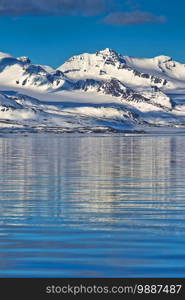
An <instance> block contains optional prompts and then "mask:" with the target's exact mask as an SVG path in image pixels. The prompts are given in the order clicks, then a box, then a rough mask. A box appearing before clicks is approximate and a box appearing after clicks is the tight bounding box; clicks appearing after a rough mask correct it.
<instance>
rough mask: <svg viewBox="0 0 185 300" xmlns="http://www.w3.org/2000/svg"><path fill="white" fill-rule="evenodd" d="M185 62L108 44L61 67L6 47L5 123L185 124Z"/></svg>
mask: <svg viewBox="0 0 185 300" xmlns="http://www.w3.org/2000/svg"><path fill="white" fill-rule="evenodd" d="M184 126H185V65H184V64H181V63H179V62H175V61H173V59H172V58H171V57H168V56H157V57H154V58H136V57H129V56H123V55H121V54H118V53H117V52H115V51H114V50H111V49H108V48H107V49H105V50H102V51H97V52H96V53H94V54H88V53H84V54H81V55H77V56H73V57H72V58H70V59H69V60H68V61H66V62H65V63H64V64H63V65H61V66H60V67H59V68H58V69H53V68H51V67H49V66H45V65H36V64H33V63H32V62H31V60H30V59H29V58H28V57H24V56H23V57H19V58H15V57H13V56H11V55H9V54H6V53H0V129H1V130H7V129H8V130H10V129H11V130H31V131H57V132H72V131H77V132H92V131H93V132H94V131H95V132H107V131H108V132H109V131H136V130H137V131H146V130H151V128H160V129H161V128H164V127H165V128H169V127H175V128H177V127H178V128H179V127H182V128H184Z"/></svg>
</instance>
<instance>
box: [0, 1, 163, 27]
mask: <svg viewBox="0 0 185 300" xmlns="http://www.w3.org/2000/svg"><path fill="white" fill-rule="evenodd" d="M22 15H59V16H100V17H102V18H104V20H103V22H104V23H105V24H112V25H120V26H121V25H122V26H123V25H134V24H144V23H164V22H165V20H166V18H165V17H164V16H155V15H154V14H152V13H150V12H144V11H142V10H141V9H139V0H0V16H22Z"/></svg>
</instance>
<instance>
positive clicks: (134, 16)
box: [104, 11, 166, 26]
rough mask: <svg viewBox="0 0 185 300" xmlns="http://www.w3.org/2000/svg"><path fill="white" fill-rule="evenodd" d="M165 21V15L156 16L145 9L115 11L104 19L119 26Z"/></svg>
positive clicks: (105, 21) (107, 22)
mask: <svg viewBox="0 0 185 300" xmlns="http://www.w3.org/2000/svg"><path fill="white" fill-rule="evenodd" d="M165 22H166V17H165V16H155V15H154V14H152V13H149V12H144V11H133V12H113V13H110V14H109V15H107V16H106V17H105V19H104V23H105V24H110V25H118V26H124V25H138V24H146V23H165Z"/></svg>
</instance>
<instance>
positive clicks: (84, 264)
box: [0, 134, 185, 277]
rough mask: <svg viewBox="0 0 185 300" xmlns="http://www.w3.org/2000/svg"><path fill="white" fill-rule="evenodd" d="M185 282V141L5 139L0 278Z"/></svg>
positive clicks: (0, 141)
mask: <svg viewBox="0 0 185 300" xmlns="http://www.w3.org/2000/svg"><path fill="white" fill-rule="evenodd" d="M40 276H42V277H148V276H149V277H184V276H185V137H183V136H163V137H162V136H161V137H159V136H158V137H157V136H153V137H152V136H151V137H149V136H133V137H131V136H130V137H129V136H128V137H124V136H100V135H97V136H96V135H95V136H90V135H89V136H83V135H76V136H75V135H54V134H45V135H44V134H43V135H41V134H33V135H28V136H21V135H14V134H13V135H7V136H1V137H0V277H40Z"/></svg>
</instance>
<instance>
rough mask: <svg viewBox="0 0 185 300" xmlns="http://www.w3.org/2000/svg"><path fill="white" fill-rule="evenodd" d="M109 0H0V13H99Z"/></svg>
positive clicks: (106, 8) (105, 8)
mask: <svg viewBox="0 0 185 300" xmlns="http://www.w3.org/2000/svg"><path fill="white" fill-rule="evenodd" d="M111 2H112V1H110V0H0V15H10V16H11V15H13V16H21V15H27V14H36V15H41V14H49V15H92V16H93V15H99V14H101V13H104V12H106V11H107V10H108V7H107V4H109V3H110V4H111Z"/></svg>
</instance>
